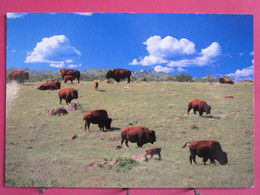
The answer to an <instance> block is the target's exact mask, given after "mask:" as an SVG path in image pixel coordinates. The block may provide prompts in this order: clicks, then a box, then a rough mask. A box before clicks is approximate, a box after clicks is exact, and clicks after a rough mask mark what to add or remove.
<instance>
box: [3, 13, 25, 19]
mask: <svg viewBox="0 0 260 195" xmlns="http://www.w3.org/2000/svg"><path fill="white" fill-rule="evenodd" d="M26 14H27V13H7V14H6V17H7V18H9V19H15V18H21V17H23V16H25V15H26Z"/></svg>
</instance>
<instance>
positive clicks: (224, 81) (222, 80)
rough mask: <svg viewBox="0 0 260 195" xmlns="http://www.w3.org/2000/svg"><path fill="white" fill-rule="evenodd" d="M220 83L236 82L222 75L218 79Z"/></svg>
mask: <svg viewBox="0 0 260 195" xmlns="http://www.w3.org/2000/svg"><path fill="white" fill-rule="evenodd" d="M218 81H219V83H222V84H234V82H233V81H232V80H229V79H224V78H223V77H220V78H219V79H218Z"/></svg>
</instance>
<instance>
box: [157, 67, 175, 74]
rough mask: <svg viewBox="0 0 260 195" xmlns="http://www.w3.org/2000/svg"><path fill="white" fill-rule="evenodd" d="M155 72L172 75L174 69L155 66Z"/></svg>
mask: <svg viewBox="0 0 260 195" xmlns="http://www.w3.org/2000/svg"><path fill="white" fill-rule="evenodd" d="M154 71H156V72H166V73H170V72H173V71H174V69H173V68H168V67H163V66H155V67H154Z"/></svg>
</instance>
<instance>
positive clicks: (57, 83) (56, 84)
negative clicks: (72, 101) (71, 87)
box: [55, 81, 60, 89]
mask: <svg viewBox="0 0 260 195" xmlns="http://www.w3.org/2000/svg"><path fill="white" fill-rule="evenodd" d="M55 86H56V88H58V89H60V81H56V83H55Z"/></svg>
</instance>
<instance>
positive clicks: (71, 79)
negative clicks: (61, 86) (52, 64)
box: [64, 75, 75, 84]
mask: <svg viewBox="0 0 260 195" xmlns="http://www.w3.org/2000/svg"><path fill="white" fill-rule="evenodd" d="M74 80H75V77H74V76H72V75H66V76H65V77H64V83H67V81H70V82H71V83H72V84H73V81H74Z"/></svg>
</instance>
